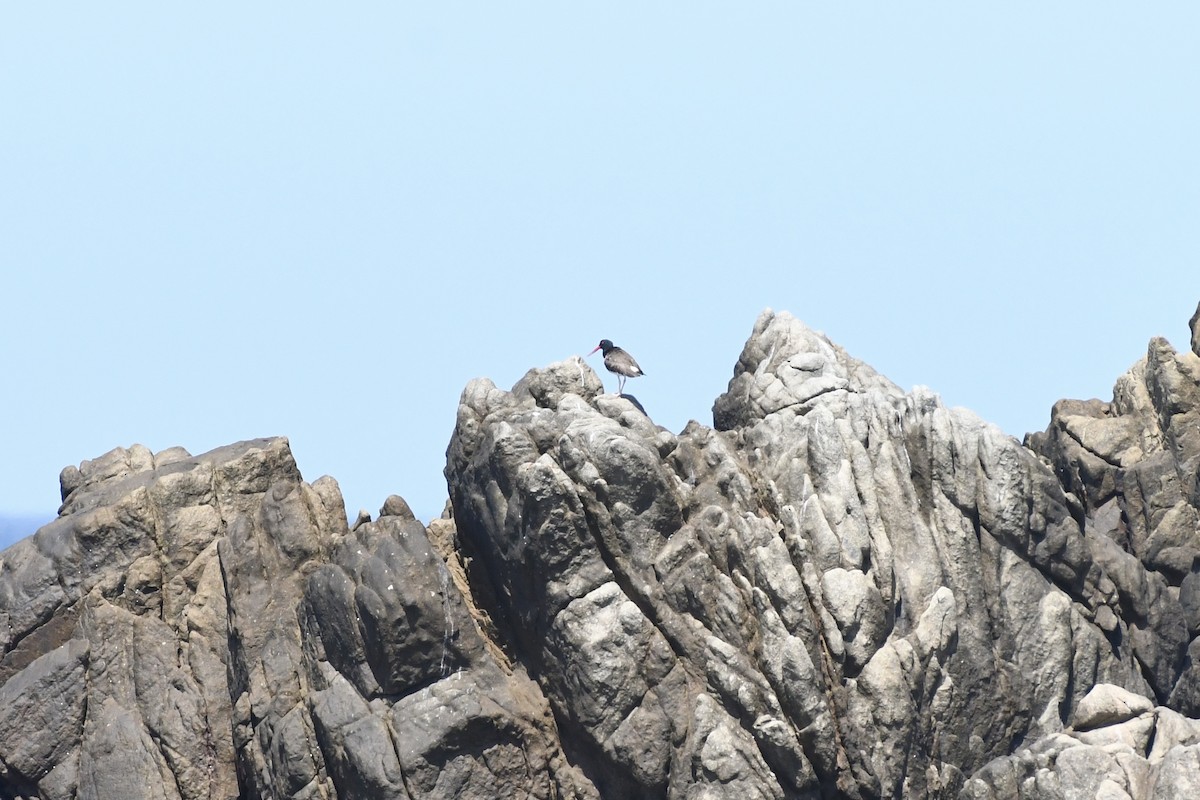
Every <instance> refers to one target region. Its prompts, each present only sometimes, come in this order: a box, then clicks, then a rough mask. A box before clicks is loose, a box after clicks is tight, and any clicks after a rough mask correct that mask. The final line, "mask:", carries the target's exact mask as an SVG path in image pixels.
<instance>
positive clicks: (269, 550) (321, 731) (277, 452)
mask: <svg viewBox="0 0 1200 800" xmlns="http://www.w3.org/2000/svg"><path fill="white" fill-rule="evenodd" d="M62 486H63V494H64V502H63V507H62V510H61V512H60V516H59V518H58V519H57V520H55V521H54V522H52V523H51V524H50V525H48V526H46V527H44V528H42V529H41V530H40V531H38V533H37V534H35V535H34V536H33V537H31V538H29V539H27V540H24V541H22V542H18V543H17V544H16V545H14V546H13V547H11V548H9V549H7V550H5V551H3V553H0V652H3V658H2V659H0V797H6V798H140V797H146V798H197V799H198V800H201V799H203V800H207V798H238V797H297V798H301V797H303V798H309V797H312V798H319V797H328V798H332V797H343V798H347V797H394V798H418V797H422V798H423V797H465V798H484V797H488V798H490V797H494V796H495V795H494V794H493V792H494V791H495V790H496V787H504V788H505V796H509V797H530V798H551V797H594V796H595V795H594V792H590V787H588V786H587V783H586V781H583V780H582V779H580V778H579V777H578V776H577V775H576V774H575V772H574V771H573V769H572V768H571V767H570V765H569V764H567V763H565V762H564V760H563V758H562V753H561V750H560V748H559V747H558V745H557V737H556V735H555V733H554V728H553V724H552V720H551V718H550V714H549V709H548V707H547V706H546V701H545V699H544V698H543V697H542V696H541V695H540V694H539V693H538V691H537V689H536V687H535V686H534V685H533V684H532V683H531V681H530V680H529V679H528V678H527V677H525V676H524V674H523V673H522V671H521V670H520V669H519V668H514V667H513V665H511V664H509V663H508V662H506V661H504V660H503V659H500V660H498V659H497V658H495V657H494V656H493V655H492V653H491V651H489V649H488V648H487V647H486V646H485V642H484V639H483V637H482V636H481V635H480V634H479V633H478V632H477V631H476V623H475V621H474V620H473V618H472V616H471V613H470V611H471V610H470V609H469V608H468V604H467V603H466V602H465V601H464V599H463V594H462V593H461V592H460V590H459V588H458V584H457V583H456V582H455V580H454V579H453V577H452V575H451V566H452V565H447V563H444V562H443V560H442V559H441V558H440V557H439V556H437V555H436V554H435V552H434V551H433V550H432V549H431V546H430V542H429V539H428V538H427V536H426V530H425V528H424V527H423V526H422V525H421V524H420V523H419V522H417V521H416V520H415V519H413V517H412V514H411V512H409V511H408V510H407V506H406V505H405V504H404V503H403V501H401V500H400V499H399V498H394V499H393V500H390V501H389V502H388V503H387V504H385V507H384V511H385V514H384V515H383V516H381V518H380V519H379V520H378V521H376V522H368V523H366V524H363V525H360V526H359V527H357V528H356V530H355V531H354V532H350V531H349V530H348V529H347V527H346V520H345V516H344V514H345V512H344V510H343V509H344V506H343V503H342V498H341V493H340V491H339V489H338V487H337V484H336V483H335V482H334V481H333V480H332V479H330V478H322V479H321V480H319V481H317V482H315V483H314V484H312V485H309V484H306V483H304V482H303V481H302V480H301V478H300V473H299V471H298V470H297V469H296V465H295V463H294V461H293V460H292V456H291V453H290V451H289V449H288V445H287V441H286V440H285V439H264V440H258V441H253V442H244V443H241V444H237V445H232V446H230V447H224V448H221V449H219V450H215V451H213V452H211V453H207V454H205V455H202V456H199V457H195V458H193V457H191V456H190V455H188V454H187V453H186V452H183V451H180V450H170V451H164V452H163V453H159V454H157V455H154V454H151V453H150V452H149V451H147V450H146V449H145V448H141V447H136V446H135V447H133V448H131V449H129V450H123V449H119V450H114V451H113V452H111V453H108V454H106V455H105V456H102V457H101V458H99V459H96V460H94V461H90V462H84V463H83V464H82V465H81V466H80V468H78V469H75V468H68V469H67V470H64V472H63V476H62ZM459 571H460V572H461V566H460V567H459ZM492 650H494V651H495V653H497V654H499V653H500V651H499V650H498V649H496V648H495V647H494V646H493V647H492ZM589 792H590V793H589Z"/></svg>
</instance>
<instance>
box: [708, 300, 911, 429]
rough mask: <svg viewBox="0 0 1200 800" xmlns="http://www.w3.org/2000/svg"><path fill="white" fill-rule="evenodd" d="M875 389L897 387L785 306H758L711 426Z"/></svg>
mask: <svg viewBox="0 0 1200 800" xmlns="http://www.w3.org/2000/svg"><path fill="white" fill-rule="evenodd" d="M869 391H876V392H880V393H882V394H884V395H887V396H891V397H899V396H901V395H902V394H903V393H902V392H901V391H900V389H899V387H897V386H896V385H895V384H893V383H892V382H891V381H889V380H888V379H887V378H884V377H883V376H882V375H880V374H879V373H877V372H876V371H875V370H873V369H872V368H871V367H869V366H867V365H866V364H864V363H863V362H861V361H859V360H857V359H855V358H852V357H851V356H849V355H848V354H847V353H846V351H845V350H843V349H842V348H841V347H839V346H838V345H836V344H834V343H833V342H831V341H830V340H829V339H828V338H827V337H826V336H825V335H824V334H821V333H817V332H816V331H813V330H811V329H810V328H808V327H807V326H805V325H804V323H802V322H800V320H798V319H796V318H795V317H793V316H792V315H791V314H789V313H787V312H786V311H783V312H778V313H776V312H774V311H772V310H771V309H767V310H766V311H764V312H763V313H762V314H761V315H760V316H759V318H758V321H757V322H755V324H754V331H753V332H752V333H751V334H750V338H749V339H748V340H747V342H746V346H745V347H744V348H743V349H742V354H741V356H740V357H739V358H738V362H737V366H736V367H734V372H733V378H732V380H730V382H729V389H728V390H727V391H726V392H725V394H723V395H721V396H720V397H719V398H717V401H716V404H715V405H714V406H713V421H714V425H715V427H716V428H717V430H730V429H732V428H738V427H743V426H746V425H750V424H752V423H753V422H754V421H756V420H759V419H762V418H763V417H765V416H767V415H768V414H773V413H776V412H779V411H782V410H785V409H791V410H793V411H794V412H795V413H799V414H803V413H805V412H806V411H807V410H808V409H810V408H812V407H813V406H814V405H815V403H816V402H817V400H818V398H824V399H823V400H822V402H828V400H829V398H825V397H824V396H825V395H829V394H837V393H861V392H869Z"/></svg>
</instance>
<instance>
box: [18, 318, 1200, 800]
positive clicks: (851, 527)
mask: <svg viewBox="0 0 1200 800" xmlns="http://www.w3.org/2000/svg"><path fill="white" fill-rule="evenodd" d="M1198 316H1200V311H1198ZM1196 324H1197V323H1196V318H1193V321H1192V327H1193V332H1194V331H1195V328H1196ZM651 411H652V409H651ZM713 417H714V423H715V424H714V426H713V427H707V426H704V425H701V424H700V423H698V422H692V423H689V424H688V426H687V427H686V428H684V430H682V431H680V432H679V433H672V432H671V431H667V430H665V429H663V428H660V427H659V426H657V425H656V424H655V423H654V422H653V420H652V419H651V418H650V417H649V416H647V414H646V409H643V408H642V407H641V406H640V405H638V404H637V403H636V402H634V401H633V400H632V398H629V397H626V396H615V395H605V394H603V387H602V384H601V382H600V379H599V378H598V377H597V376H596V374H595V373H594V372H593V371H592V370H591V368H590V367H589V366H588V365H587V364H586V362H584V361H582V360H581V359H578V358H572V359H569V360H567V361H563V362H559V363H556V364H552V365H550V366H548V367H546V368H544V369H534V370H531V371H529V372H528V373H527V374H526V375H525V376H524V377H522V379H521V380H520V381H518V383H517V384H516V385H515V386H514V387H513V389H512V391H503V390H501V389H499V388H497V387H496V386H495V385H494V384H492V383H491V382H490V381H488V380H482V379H481V380H476V381H472V382H471V383H470V384H468V386H467V387H466V389H465V390H464V392H463V394H462V398H461V401H460V405H459V408H458V413H457V417H456V424H455V429H454V431H453V435H452V437H451V441H450V444H449V447H448V449H447V465H446V470H445V477H446V479H447V485H448V489H449V495H450V503H449V508H448V511H447V513H445V514H443V516H442V518H440V519H437V520H433V521H432V522H431V523H430V525H429V526H428V527H426V526H424V525H422V524H421V522H419V521H418V520H417V519H416V518H415V517H414V515H413V513H412V511H411V509H410V508H409V506H408V504H407V503H406V502H405V501H404V500H403V498H401V497H400V496H398V495H393V496H391V497H388V498H387V499H386V500H385V501H384V503H383V505H382V507H381V509H380V513H379V516H378V518H377V519H375V520H372V519H371V517H370V515H369V514H367V513H366V512H363V513H361V514H360V515H359V517H358V518H357V520H356V521H355V523H354V525H353V527H351V526H348V525H347V520H346V516H345V508H344V504H343V501H342V497H341V492H340V490H339V488H338V486H337V483H336V481H334V480H333V479H332V478H328V477H325V478H321V479H318V480H316V481H314V482H313V483H312V484H308V483H306V482H304V480H303V479H302V477H301V475H300V471H299V469H298V468H297V466H296V464H295V462H294V460H293V459H292V456H291V452H290V449H289V447H288V444H287V441H286V440H285V439H261V440H255V441H251V442H242V443H238V444H235V445H230V446H228V447H223V448H219V449H217V450H214V451H212V452H210V453H205V454H203V455H200V456H191V455H190V454H188V453H187V452H186V451H183V450H181V449H179V448H174V449H172V450H167V451H162V452H160V453H152V452H150V451H149V450H147V449H146V448H144V447H139V446H133V447H130V448H127V449H125V448H117V449H115V450H113V451H110V452H109V453H106V454H104V455H102V456H100V457H98V458H96V459H92V460H90V461H85V462H83V463H82V464H80V465H79V466H78V467H70V468H67V469H65V470H63V472H62V474H61V475H60V487H61V489H62V494H63V505H62V508H61V509H60V515H59V517H58V518H57V519H56V520H54V521H53V522H51V523H50V524H49V525H47V526H45V527H43V528H42V529H41V530H40V531H38V532H37V533H36V534H35V535H34V536H33V537H31V538H29V539H27V540H24V541H22V542H19V543H17V544H16V545H14V546H13V547H11V548H9V549H7V550H5V551H3V552H2V553H0V796H3V797H14V798H16V797H21V798H25V797H40V798H64V799H65V798H73V797H82V796H87V797H99V798H103V797H155V798H157V797H163V798H167V797H170V798H176V797H178V798H202V797H203V798H207V797H215V798H221V797H228V798H234V797H296V798H335V797H341V798H348V797H383V798H397V800H407V798H418V797H419V798H430V799H431V800H437V798H450V797H455V798H467V799H468V800H470V799H472V798H478V799H479V800H482V799H483V798H492V797H497V796H503V797H516V798H535V799H545V800H550V798H573V799H575V800H585V799H586V800H591V799H593V798H596V799H598V798H601V797H621V798H633V799H635V800H637V799H638V798H664V797H665V798H670V799H672V800H673V799H675V798H679V799H680V800H682V799H683V798H706V797H711V798H717V797H729V796H735V795H736V796H739V797H746V798H827V797H845V798H869V797H882V796H887V797H943V798H944V797H953V796H956V795H957V796H961V797H967V798H975V797H979V798H983V797H990V798H1042V797H1064V798H1066V797H1089V798H1091V797H1106V798H1107V797H1111V798H1116V797H1130V798H1150V797H1191V796H1193V795H1194V794H1196V793H1197V792H1198V791H1200V786H1198V785H1197V778H1196V774H1197V767H1200V720H1198V719H1197V716H1198V715H1200V640H1198V639H1197V633H1200V577H1198V575H1200V568H1198V567H1197V566H1196V565H1197V564H1200V513H1198V509H1200V502H1198V501H1200V482H1198V476H1200V355H1198V354H1196V353H1182V354H1179V353H1175V352H1174V351H1173V350H1172V349H1171V348H1170V346H1169V345H1168V344H1167V343H1166V342H1165V341H1164V340H1161V339H1156V340H1154V341H1152V342H1151V343H1150V346H1149V348H1148V349H1147V355H1146V358H1145V359H1143V360H1141V361H1139V362H1138V363H1137V364H1135V365H1134V366H1133V367H1132V368H1131V369H1130V370H1129V372H1128V373H1126V374H1125V375H1123V376H1121V377H1120V378H1119V379H1118V380H1117V382H1116V385H1115V387H1114V391H1113V398H1112V399H1111V401H1101V400H1088V401H1078V400H1064V401H1060V402H1059V403H1057V404H1055V406H1054V408H1053V410H1052V412H1051V422H1050V425H1049V427H1048V428H1047V429H1046V431H1044V432H1042V433H1038V434H1031V435H1030V436H1028V437H1027V439H1026V444H1025V446H1023V445H1022V444H1021V443H1019V442H1018V441H1016V440H1015V439H1012V438H1011V437H1009V436H1006V435H1004V434H1003V433H1002V432H1001V431H999V430H998V429H996V428H995V427H994V426H991V425H988V424H987V423H985V422H984V421H982V420H980V419H979V418H977V417H976V416H974V415H973V414H971V413H970V412H969V411H966V410H963V409H955V408H947V407H946V406H945V405H944V404H943V403H942V402H941V400H940V398H938V396H937V395H936V394H934V393H933V392H932V391H930V390H929V389H926V388H923V387H917V388H915V389H913V390H912V391H910V392H904V391H902V390H901V389H900V388H899V387H897V386H895V385H894V384H892V383H891V382H889V381H887V380H886V379H885V378H883V377H882V376H880V375H879V374H878V373H876V372H875V371H873V370H872V369H871V368H870V367H868V366H866V365H864V364H862V363H861V362H859V361H857V360H855V359H854V358H852V357H851V356H850V355H848V354H847V353H846V352H845V351H844V350H842V349H841V348H839V347H838V346H837V345H835V344H833V343H832V342H830V341H829V340H828V339H827V338H826V337H824V336H823V335H821V334H819V333H817V332H815V331H812V330H810V329H808V328H806V327H805V326H804V325H803V324H802V323H800V322H799V321H798V320H796V319H795V318H793V317H791V316H790V315H788V314H785V313H778V314H777V313H774V312H770V311H768V312H766V313H764V314H763V315H762V316H761V317H760V318H759V319H758V320H757V322H756V323H755V326H754V329H753V332H752V334H751V336H750V339H749V340H748V341H747V342H746V345H745V348H744V349H743V351H742V353H741V356H740V358H739V360H738V363H737V366H736V367H735V370H734V375H733V377H732V379H731V381H730V383H729V387H728V390H727V391H726V392H725V393H723V394H722V395H721V396H720V397H719V398H717V400H716V402H715V404H714V406H713Z"/></svg>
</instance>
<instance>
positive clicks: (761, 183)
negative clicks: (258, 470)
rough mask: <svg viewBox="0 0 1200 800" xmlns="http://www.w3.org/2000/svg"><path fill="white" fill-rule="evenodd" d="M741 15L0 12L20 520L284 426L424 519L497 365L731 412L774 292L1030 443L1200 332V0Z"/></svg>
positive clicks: (8, 393) (645, 9)
mask: <svg viewBox="0 0 1200 800" xmlns="http://www.w3.org/2000/svg"><path fill="white" fill-rule="evenodd" d="M745 5H747V4H742V5H738V6H730V5H727V4H713V3H687V4H684V3H655V4H646V3H626V2H606V3H536V2H517V3H503V4H500V3H436V4H434V3H428V4H426V3H421V4H414V3H397V2H387V3H383V2H360V3H354V4H321V3H310V2H299V3H297V2H289V3H277V2H259V3H251V4H246V3H236V4H235V3H229V2H212V3H204V4H182V3H149V2H127V3H118V4H111V3H108V4H98V3H82V2H56V3H9V4H5V5H4V6H3V9H2V10H0V109H3V112H2V118H0V267H2V273H0V274H2V275H3V284H4V291H3V292H0V375H2V376H3V387H4V390H3V392H0V411H2V412H3V414H2V417H0V420H2V421H0V453H2V456H3V457H2V458H0V516H9V517H13V516H17V517H22V518H35V519H36V518H38V517H45V518H47V519H48V518H50V517H52V516H53V515H54V513H55V511H56V509H57V507H58V504H59V502H60V498H59V494H58V473H59V471H60V470H61V469H62V467H64V466H66V465H68V464H78V463H79V462H81V461H83V460H85V459H89V458H94V457H96V456H99V455H101V454H103V453H105V452H106V451H108V450H110V449H112V448H113V447H117V446H126V447H127V446H129V445H131V444H134V443H141V444H144V445H146V446H147V447H149V448H151V449H152V450H155V451H157V450H161V449H164V448H167V447H171V446H175V445H179V446H182V447H185V448H186V449H187V450H189V451H190V452H192V453H194V454H199V453H202V452H205V451H207V450H210V449H212V448H214V447H218V446H220V445H223V444H228V443H231V442H235V441H239V440H243V439H249V438H254V437H259V436H271V435H284V436H287V437H289V439H290V442H291V446H292V450H293V452H294V454H295V457H296V459H297V462H298V464H299V466H300V469H301V472H302V473H303V475H304V477H305V479H306V480H308V481H313V480H315V479H317V478H318V477H320V476H322V475H326V474H329V475H332V476H334V477H335V478H336V479H337V480H338V482H339V484H340V485H341V488H342V492H343V494H344V496H345V499H346V503H347V507H348V511H349V514H350V516H351V517H353V516H354V515H355V514H356V513H357V511H358V509H360V508H364V509H367V510H368V511H370V512H371V513H372V514H374V513H376V512H377V510H378V509H379V507H380V505H382V503H383V501H384V499H385V498H386V497H387V496H388V495H389V494H400V495H402V496H403V497H405V498H406V499H407V500H408V501H409V503H410V505H411V506H412V507H413V509H414V510H415V511H416V512H417V514H418V516H420V517H423V518H425V519H429V518H431V517H435V516H438V515H439V514H440V513H441V511H442V508H443V506H444V503H445V500H446V486H445V479H444V477H443V475H442V468H443V466H444V464H445V449H446V445H447V443H448V441H449V438H450V435H451V432H452V430H453V427H454V419H455V412H456V407H457V402H458V398H459V395H460V393H461V392H462V389H463V388H464V386H465V385H466V384H467V382H468V381H470V380H471V379H473V378H476V377H488V378H491V379H492V380H493V381H494V382H495V383H496V384H497V385H499V386H501V387H504V388H508V387H510V386H511V385H512V384H513V383H514V382H516V381H517V380H518V379H519V378H520V377H521V376H522V375H523V374H524V373H525V372H526V371H527V370H528V369H530V368H533V367H542V366H545V365H548V364H550V363H552V362H554V361H558V360H561V359H564V358H567V357H569V356H571V355H575V354H580V355H583V354H586V353H587V352H588V351H589V350H591V349H592V348H593V347H595V345H596V343H597V342H598V341H599V340H600V339H601V338H609V339H612V340H613V341H615V342H616V343H617V344H619V345H621V346H623V347H625V348H626V349H627V350H629V351H630V352H632V353H633V354H634V355H635V356H636V357H637V359H638V361H639V362H640V363H641V365H642V367H643V368H644V369H645V370H646V373H647V374H646V377H644V378H639V379H637V380H636V381H633V382H631V383H630V384H629V386H628V387H627V390H628V391H629V392H630V393H632V394H635V395H636V396H637V398H638V399H639V400H640V402H641V403H642V404H643V405H644V406H645V408H646V410H647V412H648V413H649V414H650V416H651V417H652V418H653V419H654V421H655V422H657V423H658V424H660V425H662V426H664V427H666V428H668V429H670V430H672V431H675V432H678V431H680V430H681V429H682V428H683V427H684V426H685V425H686V424H687V422H688V421H689V420H691V419H696V420H699V421H701V422H704V423H708V424H711V421H712V413H711V408H712V403H713V401H714V399H715V398H716V397H717V395H719V394H720V393H721V392H722V391H724V389H725V387H726V385H727V383H728V381H729V379H730V377H732V373H733V367H734V365H735V363H736V361H737V357H738V354H739V353H740V351H741V348H742V346H743V344H744V343H745V340H746V338H747V337H748V336H749V334H750V332H751V330H752V328H753V325H754V321H755V319H756V318H757V316H758V315H759V314H760V313H761V312H762V311H763V309H765V308H767V307H770V308H773V309H776V310H787V311H790V312H791V313H792V314H794V315H795V316H797V317H798V318H800V319H801V320H803V321H804V322H805V323H807V324H808V325H809V326H811V327H813V328H815V329H817V330H821V331H823V332H825V333H826V334H827V335H828V336H829V337H830V338H831V339H833V340H834V341H835V342H837V343H839V344H840V345H842V346H843V347H845V348H846V349H847V350H848V351H849V352H850V353H851V354H852V355H854V356H856V357H858V358H860V359H862V360H864V361H866V362H867V363H869V364H871V365H872V366H873V367H875V368H876V369H877V370H879V371H880V372H882V373H883V374H884V375H886V376H888V377H889V378H891V379H892V380H893V381H895V382H896V383H897V384H899V385H900V386H901V387H902V388H905V389H909V388H911V387H912V386H914V385H918V384H920V385H926V386H929V387H931V388H933V389H934V390H935V391H937V392H939V393H940V394H941V395H942V397H943V400H944V401H945V402H946V403H947V404H948V405H957V406H965V407H968V408H970V409H972V410H974V411H975V412H977V413H978V414H979V415H981V416H982V417H984V418H985V419H988V420H990V421H992V422H994V423H996V424H997V425H999V426H1000V427H1001V428H1003V429H1004V430H1005V431H1007V432H1008V433H1011V434H1012V435H1015V436H1017V437H1020V436H1022V435H1023V434H1024V433H1025V432H1026V431H1030V430H1040V429H1043V428H1044V427H1045V426H1046V424H1047V422H1048V420H1049V413H1050V407H1051V405H1052V404H1053V402H1054V401H1055V400H1057V399H1059V398H1063V397H1078V398H1086V397H1100V398H1102V399H1108V398H1109V397H1111V389H1112V385H1113V382H1114V380H1115V379H1116V378H1117V377H1118V376H1119V375H1120V374H1121V373H1123V372H1124V371H1125V370H1127V369H1128V368H1129V367H1130V366H1131V365H1132V364H1133V363H1134V362H1135V361H1137V359H1139V358H1140V357H1142V356H1143V355H1144V354H1145V350H1146V344H1147V342H1148V341H1149V339H1150V338H1151V337H1153V336H1166V337H1167V338H1168V339H1169V340H1170V341H1171V342H1172V343H1173V344H1174V345H1175V346H1176V347H1177V348H1179V349H1186V348H1187V346H1188V329H1187V321H1188V319H1189V317H1190V316H1191V314H1192V312H1193V311H1194V310H1195V309H1196V305H1197V302H1200V269H1198V268H1197V264H1198V261H1200V258H1198V257H1200V224H1198V223H1200V148H1198V147H1197V146H1196V143H1197V142H1200V103H1198V102H1197V87H1198V86H1200V48H1197V47H1196V42H1197V41H1200V4H1196V3H1194V2H1160V3H1155V4H1153V5H1143V4H1129V3H1113V2H1100V3H1097V2H1059V3H1052V4H1047V3H1033V2H1014V3H1005V4H1002V5H994V4H992V5H986V4H975V3H971V4H966V3H959V2H923V3H919V4H917V3H892V4H886V5H884V4H865V3H838V4H834V3H819V4H818V3H806V2H786V3H783V2H778V3H776V2H762V3H755V4H749V7H744V6H745ZM592 363H593V364H594V366H595V367H596V368H597V369H600V359H599V355H596V356H593V357H592ZM601 374H602V378H603V379H604V380H605V384H606V386H607V388H608V390H609V391H614V390H615V388H616V384H615V379H614V378H613V376H610V375H608V374H607V373H603V371H601Z"/></svg>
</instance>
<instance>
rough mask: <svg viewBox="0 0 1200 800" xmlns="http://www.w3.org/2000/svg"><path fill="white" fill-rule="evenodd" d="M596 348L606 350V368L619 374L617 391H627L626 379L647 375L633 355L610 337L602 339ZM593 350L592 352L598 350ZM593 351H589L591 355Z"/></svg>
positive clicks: (621, 392)
mask: <svg viewBox="0 0 1200 800" xmlns="http://www.w3.org/2000/svg"><path fill="white" fill-rule="evenodd" d="M596 350H603V351H604V368H605V369H606V370H608V371H609V372H611V373H613V374H614V375H616V376H617V393H618V394H624V393H625V379H626V378H636V377H638V376H639V375H645V374H646V373H645V372H642V368H641V367H639V366H638V363H637V362H636V361H634V360H633V356H631V355H629V353H626V352H625V351H624V350H622V349H621V348H619V347H617V346H616V345H615V344H613V343H612V341H610V340H608V339H601V340H600V344H598V345H596ZM596 350H593V351H592V353H594V352H596ZM592 353H588V355H589V356H590V355H591V354H592Z"/></svg>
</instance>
